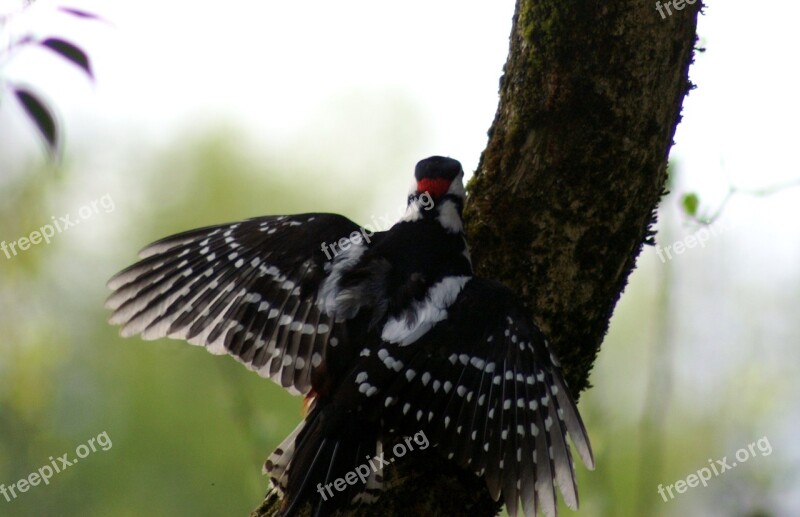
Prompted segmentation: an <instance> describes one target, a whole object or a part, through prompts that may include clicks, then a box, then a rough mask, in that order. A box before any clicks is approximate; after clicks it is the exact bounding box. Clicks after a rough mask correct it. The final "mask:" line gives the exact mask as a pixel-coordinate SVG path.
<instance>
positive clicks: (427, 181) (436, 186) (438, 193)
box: [417, 178, 452, 198]
mask: <svg viewBox="0 0 800 517" xmlns="http://www.w3.org/2000/svg"><path fill="white" fill-rule="evenodd" d="M450 183H452V182H451V181H450V180H447V179H444V178H424V179H421V180H419V181H418V182H417V192H426V191H427V192H428V193H429V194H430V195H431V197H434V198H437V197H442V196H443V195H445V194H446V193H447V191H448V190H449V189H450Z"/></svg>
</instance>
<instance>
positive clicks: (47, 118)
mask: <svg viewBox="0 0 800 517" xmlns="http://www.w3.org/2000/svg"><path fill="white" fill-rule="evenodd" d="M14 93H15V94H16V95H17V99H19V102H20V104H22V107H23V108H25V112H26V113H27V114H28V116H29V117H31V119H32V120H33V122H34V123H35V124H36V127H37V128H38V129H39V132H40V133H41V134H42V137H43V138H44V141H45V143H46V144H47V148H48V150H50V152H52V153H55V152H56V148H57V146H58V130H57V127H56V121H55V119H54V118H53V115H52V114H51V112H50V109H49V108H48V107H47V106H46V105H45V104H44V103H43V102H42V101H41V100H39V98H38V97H37V96H36V95H35V94H33V93H32V92H30V91H29V90H26V89H24V88H16V87H15V88H14Z"/></svg>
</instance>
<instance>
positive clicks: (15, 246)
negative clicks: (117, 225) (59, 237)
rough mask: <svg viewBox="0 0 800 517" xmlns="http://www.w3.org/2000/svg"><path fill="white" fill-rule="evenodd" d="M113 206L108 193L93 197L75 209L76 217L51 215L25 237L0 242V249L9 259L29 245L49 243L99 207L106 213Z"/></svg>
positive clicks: (25, 249) (96, 211)
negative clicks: (97, 197)
mask: <svg viewBox="0 0 800 517" xmlns="http://www.w3.org/2000/svg"><path fill="white" fill-rule="evenodd" d="M114 208H115V205H114V200H113V199H111V195H110V194H106V195H104V196H103V197H101V198H99V199H95V200H93V201H91V202H90V203H87V204H85V205H83V206H82V207H80V208H79V209H78V211H77V213H78V215H77V217H73V216H72V214H67V215H65V216H61V217H58V218H56V216H53V217H51V219H52V220H53V222H52V223H47V224H45V225H42V227H40V228H39V229H38V230H34V231H32V232H31V233H30V234H29V235H27V236H25V237H20V238H19V239H17V240H15V241H11V242H6V241H2V242H0V251H2V252H3V253H4V254H5V256H6V259H9V260H10V259H11V257H16V256H17V254H18V253H19V252H21V251H27V250H28V249H29V248H30V247H31V246H35V245H36V244H40V243H42V242H44V243H45V244H50V239H52V238H53V237H55V235H56V234H57V233H62V232H65V231H67V230H69V229H70V228H72V227H73V226H77V225H78V224H80V222H81V221H85V220H86V219H89V218H91V217H92V216H93V215H95V214H99V213H100V211H101V209H102V211H103V213H106V214H107V213H109V212H113V211H114Z"/></svg>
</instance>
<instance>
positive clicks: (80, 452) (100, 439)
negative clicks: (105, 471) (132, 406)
mask: <svg viewBox="0 0 800 517" xmlns="http://www.w3.org/2000/svg"><path fill="white" fill-rule="evenodd" d="M112 445H113V444H112V443H111V438H109V437H108V433H107V432H106V431H103V432H102V433H100V434H98V435H97V436H95V437H94V438H89V440H88V441H87V442H86V443H82V444H80V445H78V446H77V447H75V456H77V457H73V458H70V457H69V453H68V452H66V453H64V454H62V455H61V456H59V457H57V458H53V457H52V456H50V458H49V459H50V463H47V464H45V465H42V466H41V467H39V468H38V469H37V470H36V471H35V472H31V473H30V474H29V475H28V476H27V477H24V478H22V479H20V480H18V481H17V482H16V483H12V484H10V485H8V486H6V485H5V484H2V483H0V494H2V495H3V497H5V499H6V502H9V503H10V502H11V501H13V500H14V499H16V498H17V497H19V495H20V494H24V493H25V492H27V491H28V490H30V489H31V487H35V486H38V485H40V484H42V483H43V484H45V485H49V484H50V478H52V477H53V476H54V475H56V474H59V473H61V472H64V471H65V470H66V469H68V468H69V467H71V466H73V465H75V464H76V463H78V461H79V460H82V459H83V458H85V457H87V456H88V455H89V454H91V453H93V452H97V451H98V450H101V451H107V450H108V449H110V448H111V446H112Z"/></svg>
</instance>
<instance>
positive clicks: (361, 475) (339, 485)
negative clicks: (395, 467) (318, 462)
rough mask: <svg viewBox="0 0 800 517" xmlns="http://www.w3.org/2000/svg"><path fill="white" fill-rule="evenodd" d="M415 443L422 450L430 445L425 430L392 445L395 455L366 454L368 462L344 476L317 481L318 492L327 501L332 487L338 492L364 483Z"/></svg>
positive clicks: (400, 456)
mask: <svg viewBox="0 0 800 517" xmlns="http://www.w3.org/2000/svg"><path fill="white" fill-rule="evenodd" d="M415 445H416V446H417V447H416V448H417V449H418V450H420V451H424V450H425V449H427V448H428V446H429V445H430V443H429V442H428V437H427V436H425V433H424V432H423V431H420V432H418V433H417V434H415V435H414V436H406V437H405V438H403V441H401V442H397V443H396V444H394V446H393V447H392V454H393V455H394V457H392V458H389V459H384V455H385V454H386V453H385V452H381V453H380V454H378V455H376V456H375V457H374V458H371V457H369V456H366V459H367V462H366V463H362V464H361V465H359V466H357V467H356V468H355V469H354V470H351V471H350V472H348V473H347V474H345V475H344V477H343V478H336V479H335V480H333V482H331V483H328V484H326V485H323V484H322V483H317V492H319V495H321V496H322V499H323V500H325V501H327V500H328V498H329V497H333V496H334V495H335V494H334V492H333V490H331V488H333V489H335V490H336V491H337V492H344V490H345V489H346V488H347V486H348V485H355V484H356V482H360V483H361V484H364V483H366V482H367V479H368V478H369V476H370V474H371V473H373V472H377V471H378V469H380V468H382V467H384V466H389V465H391V464H392V463H394V460H396V459H397V458H402V457H403V456H405V455H406V454H407V453H409V452H411V451H413V450H414V448H415V447H414V446H415Z"/></svg>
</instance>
